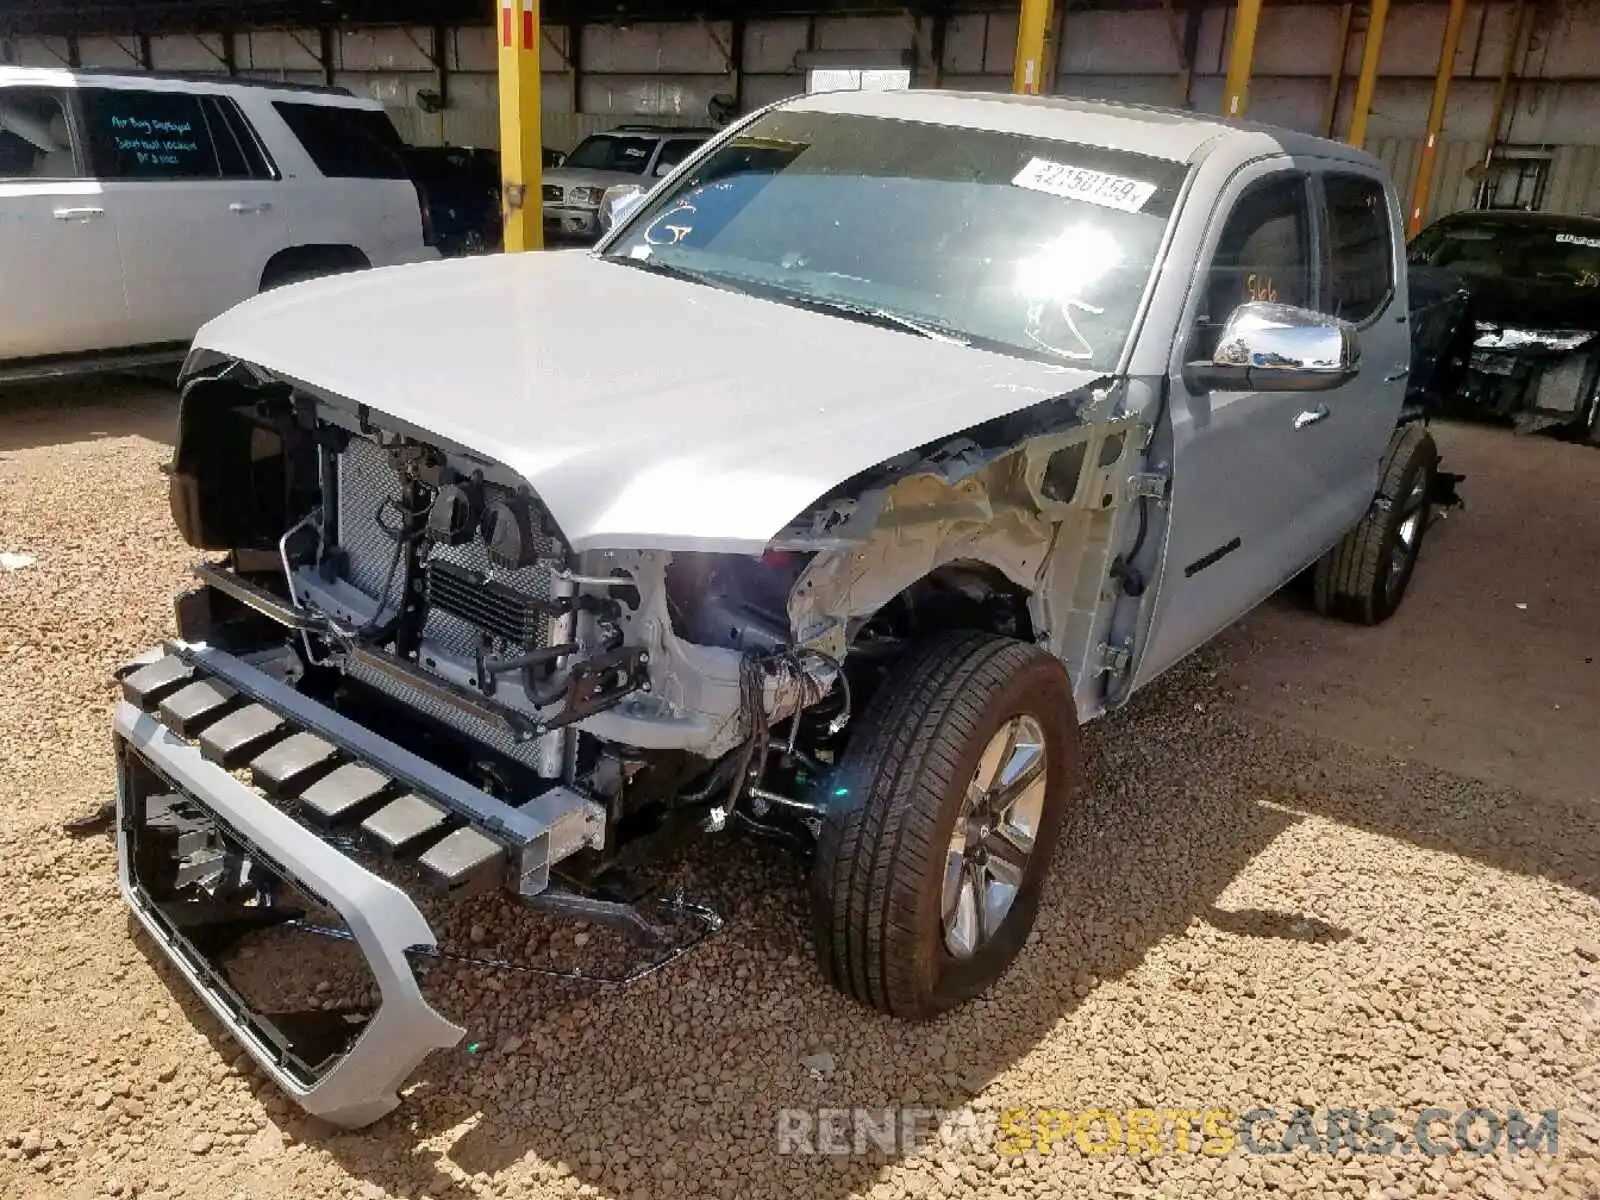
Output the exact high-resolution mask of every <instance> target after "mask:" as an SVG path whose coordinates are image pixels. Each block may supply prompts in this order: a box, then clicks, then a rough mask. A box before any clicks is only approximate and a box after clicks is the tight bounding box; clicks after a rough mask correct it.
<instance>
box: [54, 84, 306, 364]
mask: <svg viewBox="0 0 1600 1200" xmlns="http://www.w3.org/2000/svg"><path fill="white" fill-rule="evenodd" d="M79 97H80V104H81V107H82V113H83V122H84V127H85V129H86V130H87V133H88V141H89V145H90V148H91V151H92V155H93V158H94V161H95V163H96V168H97V171H98V173H99V175H100V177H101V180H102V188H103V192H104V196H105V206H106V210H107V212H108V213H110V215H111V217H112V219H113V221H114V222H115V225H116V229H117V242H118V245H119V247H120V251H121V255H122V277H123V280H124V284H125V287H126V292H127V299H128V321H129V326H130V329H131V334H132V338H133V340H134V341H136V342H140V343H161V342H179V341H182V342H187V341H188V340H189V339H190V338H192V337H193V336H194V333H195V330H197V329H199V328H200V326H201V325H203V324H205V322H207V321H209V320H210V319H211V318H212V317H215V316H217V315H218V314H219V313H222V312H223V311H225V310H227V309H229V308H231V307H232V306H233V305H235V304H237V303H239V301H241V300H243V299H245V298H247V297H249V296H253V295H255V294H256V292H257V291H259V290H260V285H261V273H262V268H263V267H265V266H266V264H267V261H268V260H269V259H270V258H271V257H272V255H273V254H275V253H276V252H277V251H279V250H281V249H282V248H283V247H284V246H285V245H286V244H287V242H288V224H287V222H286V220H285V218H284V213H283V204H282V199H281V196H280V195H279V190H280V188H279V184H278V182H277V181H276V180H274V179H272V178H270V177H268V178H262V177H260V175H261V172H259V171H255V170H252V168H251V161H252V160H251V159H250V158H248V157H247V156H246V153H245V150H244V149H243V148H242V147H241V145H240V142H239V136H238V134H237V133H236V131H235V126H234V124H233V122H232V121H231V120H229V119H227V118H228V117H229V116H230V115H231V114H229V113H228V112H227V111H226V108H225V105H226V103H227V102H225V101H223V102H219V101H218V100H217V99H216V98H214V97H211V96H205V95H200V94H197V93H191V92H184V91H175V90H162V91H154V90H147V89H143V88H135V87H122V86H109V85H107V86H98V85H96V86H86V87H83V88H80V89H79ZM257 153H259V152H257Z"/></svg>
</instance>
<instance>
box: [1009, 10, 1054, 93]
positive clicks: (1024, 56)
mask: <svg viewBox="0 0 1600 1200" xmlns="http://www.w3.org/2000/svg"><path fill="white" fill-rule="evenodd" d="M1049 34H1050V0H1022V12H1021V15H1020V16H1019V18H1018V21H1017V61H1016V65H1015V66H1014V67H1013V68H1012V71H1011V90H1012V91H1013V92H1016V93H1017V94H1018V95H1022V96H1037V95H1040V94H1041V93H1044V92H1048V91H1049V90H1050V81H1049V80H1047V79H1046V78H1045V64H1046V62H1047V58H1046V55H1045V42H1046V40H1047V39H1048V38H1049Z"/></svg>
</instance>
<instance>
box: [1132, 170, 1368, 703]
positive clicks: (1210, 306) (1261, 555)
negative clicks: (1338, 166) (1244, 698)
mask: <svg viewBox="0 0 1600 1200" xmlns="http://www.w3.org/2000/svg"><path fill="white" fill-rule="evenodd" d="M1311 187H1312V184H1311V178H1310V176H1309V174H1308V173H1307V172H1306V171H1305V170H1304V169H1302V168H1301V167H1300V166H1298V165H1296V164H1292V163H1291V162H1290V160H1288V159H1285V158H1277V159H1268V160H1264V161H1259V162H1256V163H1253V164H1250V165H1249V166H1246V167H1245V168H1243V169H1242V170H1240V171H1239V172H1237V173H1236V174H1235V175H1234V176H1233V178H1232V179H1231V180H1230V181H1229V183H1228V184H1227V185H1226V187H1225V188H1224V189H1223V192H1222V195H1221V197H1220V200H1219V203H1218V204H1217V206H1216V207H1215V209H1214V212H1213V215H1212V217H1211V220H1210V222H1209V226H1208V228H1207V230H1206V233H1205V235H1204V238H1203V240H1202V243H1201V252H1200V256H1199V259H1198V262H1199V264H1200V269H1199V273H1198V275H1197V277H1196V279H1195V282H1194V285H1193V286H1192V287H1191V288H1190V289H1189V294H1188V298H1187V300H1186V302H1185V306H1184V310H1183V314H1182V316H1181V318H1180V323H1179V326H1178V333H1177V336H1176V337H1175V338H1174V345H1173V350H1172V357H1171V360H1170V363H1169V366H1168V379H1167V387H1168V397H1169V418H1170V421H1171V433H1172V461H1171V465H1170V470H1171V481H1170V485H1169V496H1168V513H1167V521H1168V524H1167V540H1166V547H1165V553H1164V558H1163V563H1162V567H1161V573H1160V577H1159V579H1160V582H1159V585H1158V590H1157V594H1156V597H1155V608H1154V610H1153V612H1152V615H1151V623H1150V626H1149V628H1150V636H1149V639H1148V641H1147V642H1146V643H1145V645H1144V646H1143V648H1142V650H1141V652H1140V654H1139V663H1138V668H1137V673H1136V676H1135V681H1134V682H1135V685H1136V686H1137V685H1139V684H1142V683H1144V682H1147V681H1148V680H1150V679H1152V678H1154V677H1155V676H1156V675H1158V674H1160V673H1161V672H1162V671H1164V670H1165V669H1166V668H1167V667H1169V666H1171V665H1172V664H1173V663H1175V662H1177V661H1178V660H1179V659H1181V658H1182V657H1184V656H1185V655H1186V654H1188V653H1189V652H1190V651H1192V650H1194V649H1195V648H1196V647H1198V646H1199V645H1201V644H1202V643H1203V642H1205V641H1206V640H1207V639H1209V638H1210V637H1212V636H1213V635H1214V634H1216V633H1217V632H1219V631H1220V630H1222V629H1223V628H1225V627H1226V626H1227V625H1229V624H1230V623H1232V622H1233V621H1235V620H1237V619H1238V618H1239V617H1241V616H1243V615H1244V614H1245V613H1246V612H1248V611H1249V610H1250V609H1251V608H1253V607H1254V606H1255V605H1257V604H1259V603H1260V602H1261V601H1262V600H1263V599H1265V598H1266V597H1267V596H1269V595H1270V594H1272V593H1273V592H1274V591H1276V590H1277V589H1278V588H1280V587H1281V586H1282V585H1283V584H1284V583H1286V582H1287V581H1288V580H1289V579H1291V578H1293V576H1294V575H1295V574H1297V573H1298V572H1299V571H1300V570H1301V569H1302V568H1303V567H1305V566H1306V565H1307V564H1308V563H1309V562H1311V561H1312V560H1313V559H1314V558H1315V557H1316V556H1317V555H1318V554H1320V553H1321V552H1322V551H1323V550H1324V549H1326V548H1327V547H1328V546H1329V545H1331V544H1332V543H1333V542H1334V541H1335V540H1336V539H1337V538H1338V536H1339V534H1340V533H1341V532H1343V529H1344V528H1345V526H1346V525H1347V524H1348V521H1347V520H1346V517H1347V513H1346V511H1345V510H1346V508H1347V507H1348V500H1347V498H1346V497H1344V496H1330V495H1329V494H1328V483H1327V471H1326V470H1325V469H1324V468H1323V467H1322V466H1321V465H1320V463H1319V458H1320V457H1321V456H1322V455H1325V454H1326V453H1327V452H1328V444H1329V439H1328V438H1326V437H1324V436H1323V435H1324V434H1325V432H1326V429H1327V427H1328V425H1329V424H1330V421H1329V419H1328V418H1329V417H1330V416H1331V413H1332V409H1333V404H1334V400H1333V399H1330V397H1331V396H1334V395H1335V394H1336V393H1317V392H1287V391H1223V390H1199V391H1197V390H1192V389H1191V388H1190V387H1189V385H1188V384H1186V383H1185V380H1184V372H1183V366H1184V363H1186V362H1190V361H1200V360H1208V359H1210V358H1211V357H1212V355H1213V352H1214V351H1215V349H1216V343H1217V340H1218V335H1219V334H1220V332H1221V329H1222V326H1223V325H1224V323H1225V322H1226V321H1227V319H1228V317H1229V315H1230V314H1231V313H1232V312H1233V310H1234V309H1235V308H1237V307H1238V306H1239V305H1240V304H1242V303H1244V302H1246V301H1250V300H1265V301H1273V302H1276V303H1279V304H1290V305H1296V306H1299V307H1302V308H1315V307H1317V298H1318V288H1319V283H1320V281H1319V278H1318V271H1317V269H1316V264H1317V246H1318V226H1317V223H1316V222H1315V221H1314V220H1313V209H1312V207H1311V197H1312V190H1311Z"/></svg>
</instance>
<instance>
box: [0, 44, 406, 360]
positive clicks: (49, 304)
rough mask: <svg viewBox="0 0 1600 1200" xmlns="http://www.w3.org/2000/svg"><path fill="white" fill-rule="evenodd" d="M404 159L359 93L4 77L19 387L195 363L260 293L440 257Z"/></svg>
mask: <svg viewBox="0 0 1600 1200" xmlns="http://www.w3.org/2000/svg"><path fill="white" fill-rule="evenodd" d="M400 150H401V144H400V135H399V134H398V133H397V132H395V128H394V126H393V124H391V123H390V121H389V117H388V115H387V114H386V113H385V112H384V111H383V107H382V105H380V104H378V103H377V102H376V101H373V100H358V99H356V98H355V97H354V96H351V95H350V94H349V93H348V92H345V91H343V90H342V89H335V88H312V87H296V86H295V85H292V84H281V83H260V82H247V81H244V80H233V79H229V78H228V77H227V76H182V75H163V74H139V73H121V74H118V73H113V72H108V71H67V70H50V69H42V68H29V67H9V66H0V381H3V380H17V379H24V378H42V377H49V376H53V375H61V374H67V373H70V372H73V371H78V370H83V369H109V368H117V367H129V366H142V365H146V364H153V363H158V362H174V363H175V362H177V361H179V360H180V359H181V358H182V355H183V351H184V349H185V348H186V347H187V346H188V344H189V340H190V339H191V338H192V337H194V333H195V330H197V329H198V328H200V326H201V325H203V324H204V323H205V322H207V321H209V320H210V319H211V318H212V317H214V316H216V315H217V314H218V313H220V312H222V311H224V310H225V309H227V308H228V307H230V306H231V305H234V304H237V303H238V302H239V301H240V300H243V299H245V298H246V297H249V296H254V295H255V294H256V293H257V292H260V291H263V290H265V289H268V288H272V287H276V286H278V285H280V284H283V283H287V282H290V281H293V280H297V279H306V278H310V277H311V276H313V275H325V274H329V273H332V272H336V271H348V270H352V269H354V268H357V267H365V266H389V265H392V264H396V263H408V262H418V261H422V260H424V259H428V258H437V257H438V252H437V251H436V250H433V249H432V248H431V247H430V246H429V244H428V242H429V237H428V232H427V230H426V229H425V227H424V220H423V213H422V210H421V208H420V207H419V200H418V192H417V189H416V187H415V185H414V184H413V183H412V182H411V179H410V177H409V176H408V175H407V172H406V165H405V162H404V160H403V159H402V157H401V154H400Z"/></svg>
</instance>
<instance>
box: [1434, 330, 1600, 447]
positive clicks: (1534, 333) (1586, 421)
mask: <svg viewBox="0 0 1600 1200" xmlns="http://www.w3.org/2000/svg"><path fill="white" fill-rule="evenodd" d="M1463 390H1464V396H1463V398H1464V399H1465V400H1466V402H1467V403H1468V404H1469V405H1471V406H1473V407H1474V408H1476V409H1477V410H1478V411H1480V412H1484V413H1488V414H1491V415H1494V416H1498V417H1509V418H1511V419H1512V420H1513V421H1515V423H1516V424H1517V426H1518V428H1519V429H1522V430H1524V431H1529V432H1531V431H1533V430H1536V429H1541V428H1546V427H1549V426H1560V425H1574V424H1575V425H1577V426H1579V427H1580V428H1581V429H1583V430H1587V429H1588V428H1589V427H1590V426H1591V425H1592V424H1593V423H1594V422H1595V421H1596V420H1597V419H1600V335H1597V334H1595V333H1593V332H1590V331H1585V330H1568V329H1561V330H1554V331H1548V330H1524V329H1516V328H1510V327H1505V326H1501V325H1496V324H1493V323H1490V322H1487V321H1479V322H1478V323H1477V336H1476V340H1475V341H1474V343H1473V350H1472V359H1471V371H1470V372H1469V373H1468V375H1467V378H1466V381H1465V386H1464V389H1463Z"/></svg>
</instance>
